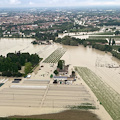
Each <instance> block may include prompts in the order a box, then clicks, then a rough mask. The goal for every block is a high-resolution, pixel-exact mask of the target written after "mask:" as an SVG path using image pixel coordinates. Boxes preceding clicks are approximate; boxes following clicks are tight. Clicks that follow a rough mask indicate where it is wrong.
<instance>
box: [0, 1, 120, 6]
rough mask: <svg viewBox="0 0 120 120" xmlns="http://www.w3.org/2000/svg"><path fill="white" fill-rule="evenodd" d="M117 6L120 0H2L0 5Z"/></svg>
mask: <svg viewBox="0 0 120 120" xmlns="http://www.w3.org/2000/svg"><path fill="white" fill-rule="evenodd" d="M105 5H107V6H115V5H120V0H0V7H61V6H105Z"/></svg>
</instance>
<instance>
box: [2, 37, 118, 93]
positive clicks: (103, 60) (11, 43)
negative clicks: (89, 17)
mask: <svg viewBox="0 0 120 120" xmlns="http://www.w3.org/2000/svg"><path fill="white" fill-rule="evenodd" d="M32 41H33V39H21V38H20V39H18V38H15V39H8V38H4V39H3V38H1V39H0V55H4V56H5V55H6V54H7V53H9V52H17V51H21V52H29V53H31V54H32V53H37V54H39V55H40V57H43V58H46V57H48V56H49V55H50V54H51V53H52V52H53V51H54V50H56V49H57V48H58V47H63V48H64V49H66V50H67V51H66V53H65V54H64V56H63V57H62V58H61V59H64V60H65V62H66V64H70V65H71V66H83V67H88V68H89V69H91V70H92V71H94V72H95V73H96V74H97V75H98V76H99V77H100V78H101V79H102V80H103V81H104V82H105V83H107V84H108V85H110V86H111V87H112V88H113V89H115V90H116V91H117V92H118V93H120V87H119V86H120V82H119V80H120V68H116V66H119V65H120V60H118V59H116V58H115V57H113V56H112V55H111V54H110V53H105V52H102V51H99V50H96V49H92V48H90V47H86V48H85V47H83V46H82V45H80V46H65V45H60V44H56V43H55V44H52V45H32V44H31V42H32ZM108 66H114V67H113V68H108Z"/></svg>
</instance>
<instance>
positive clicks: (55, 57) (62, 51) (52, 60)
mask: <svg viewBox="0 0 120 120" xmlns="http://www.w3.org/2000/svg"><path fill="white" fill-rule="evenodd" d="M65 52H66V50H65V49H63V48H58V49H56V50H55V51H54V52H53V53H52V54H51V55H50V56H48V57H47V58H46V59H45V60H44V61H43V62H44V63H57V62H58V61H59V60H60V58H61V57H62V56H63V55H64V54H65Z"/></svg>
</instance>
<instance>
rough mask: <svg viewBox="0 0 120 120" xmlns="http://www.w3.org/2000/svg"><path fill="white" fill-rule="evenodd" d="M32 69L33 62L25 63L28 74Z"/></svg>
mask: <svg viewBox="0 0 120 120" xmlns="http://www.w3.org/2000/svg"><path fill="white" fill-rule="evenodd" d="M31 69H32V64H31V63H30V62H28V63H25V74H26V75H27V74H28V73H29V72H30V71H31Z"/></svg>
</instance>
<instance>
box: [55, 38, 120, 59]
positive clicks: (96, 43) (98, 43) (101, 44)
mask: <svg viewBox="0 0 120 120" xmlns="http://www.w3.org/2000/svg"><path fill="white" fill-rule="evenodd" d="M55 42H57V43H61V44H64V45H70V46H78V45H84V47H86V46H87V45H89V46H92V48H95V49H98V50H101V51H105V52H111V53H112V55H113V56H114V57H116V58H118V59H120V53H118V52H117V51H120V47H118V46H117V51H114V49H115V46H114V45H115V40H114V39H111V38H110V39H109V43H108V41H107V40H106V39H104V38H93V39H92V38H88V39H79V38H74V37H73V38H72V37H70V36H65V37H63V38H58V39H57V40H55ZM107 44H109V45H107Z"/></svg>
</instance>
